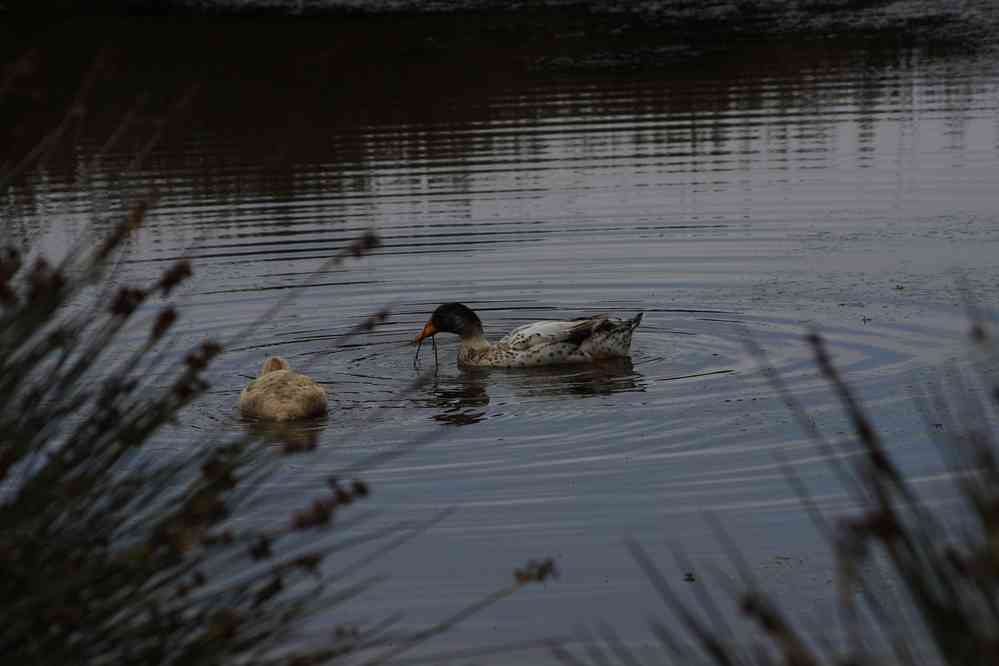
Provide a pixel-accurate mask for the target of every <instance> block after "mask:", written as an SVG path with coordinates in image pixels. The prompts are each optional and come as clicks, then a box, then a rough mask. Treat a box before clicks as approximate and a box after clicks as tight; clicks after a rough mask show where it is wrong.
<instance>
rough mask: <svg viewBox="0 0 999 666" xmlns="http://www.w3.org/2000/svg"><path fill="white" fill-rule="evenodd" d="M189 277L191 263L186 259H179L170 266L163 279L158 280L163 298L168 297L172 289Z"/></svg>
mask: <svg viewBox="0 0 999 666" xmlns="http://www.w3.org/2000/svg"><path fill="white" fill-rule="evenodd" d="M189 277H191V262H190V260H188V259H181V260H179V261H178V262H177V263H175V264H174V265H173V266H171V267H170V268H169V269H168V270H167V271H166V272H165V273H163V277H161V278H160V283H159V287H160V289H161V290H162V293H163V296H164V297H166V296H169V295H170V292H171V291H173V289H174V287H176V286H177V285H179V284H180V283H181V282H183V281H184V280H185V279H187V278H189Z"/></svg>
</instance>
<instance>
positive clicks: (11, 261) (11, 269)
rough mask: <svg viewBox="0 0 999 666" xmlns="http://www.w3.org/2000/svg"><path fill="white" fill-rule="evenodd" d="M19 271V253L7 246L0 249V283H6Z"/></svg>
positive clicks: (14, 248)
mask: <svg viewBox="0 0 999 666" xmlns="http://www.w3.org/2000/svg"><path fill="white" fill-rule="evenodd" d="M20 269H21V253H20V252H18V250H17V248H16V247H12V246H10V245H8V246H7V247H5V248H3V249H0V282H6V281H7V280H9V279H11V278H12V277H14V275H15V274H16V273H17V271H19V270H20Z"/></svg>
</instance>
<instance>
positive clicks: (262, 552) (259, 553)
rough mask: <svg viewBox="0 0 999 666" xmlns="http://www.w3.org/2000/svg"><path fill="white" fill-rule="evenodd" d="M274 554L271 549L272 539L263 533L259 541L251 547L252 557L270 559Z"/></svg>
mask: <svg viewBox="0 0 999 666" xmlns="http://www.w3.org/2000/svg"><path fill="white" fill-rule="evenodd" d="M272 555H273V552H272V551H271V539H270V537H268V536H264V535H261V536H260V538H259V539H257V542H256V543H255V544H253V545H252V546H251V547H250V557H252V558H253V559H255V560H264V559H268V558H270V557H271V556H272Z"/></svg>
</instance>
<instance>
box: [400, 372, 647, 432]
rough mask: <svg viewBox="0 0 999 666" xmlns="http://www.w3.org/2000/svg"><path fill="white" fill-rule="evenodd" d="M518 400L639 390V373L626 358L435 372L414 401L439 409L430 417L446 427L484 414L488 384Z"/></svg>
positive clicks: (477, 419)
mask: <svg viewBox="0 0 999 666" xmlns="http://www.w3.org/2000/svg"><path fill="white" fill-rule="evenodd" d="M490 386H496V387H497V389H498V390H502V391H504V392H509V393H511V394H512V395H513V396H514V397H518V398H527V399H530V398H560V397H576V398H589V397H592V396H597V395H610V394H612V393H620V392H624V391H644V390H645V386H644V384H643V382H642V374H641V373H640V372H638V371H637V370H635V367H634V365H633V363H632V361H631V359H630V358H621V359H610V360H606V361H601V362H600V363H593V364H589V365H564V366H551V367H542V368H517V369H506V368H467V369H465V368H463V369H461V371H460V372H459V374H457V375H453V376H442V375H438V376H437V377H435V378H434V380H433V382H431V383H429V384H427V385H426V387H424V391H425V394H424V395H423V396H421V397H420V399H419V401H420V402H423V403H424V404H426V405H428V406H430V407H433V408H435V409H438V410H440V411H439V412H438V413H436V414H434V415H433V416H432V417H431V418H433V420H435V421H438V422H440V423H445V424H447V425H472V424H474V423H478V422H480V421H482V420H483V419H485V418H488V412H487V410H486V407H487V406H488V405H489V402H490V399H489V391H488V389H489V387H490Z"/></svg>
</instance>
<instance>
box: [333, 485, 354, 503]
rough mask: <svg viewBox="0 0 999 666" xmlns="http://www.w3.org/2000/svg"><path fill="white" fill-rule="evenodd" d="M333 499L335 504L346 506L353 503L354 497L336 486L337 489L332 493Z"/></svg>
mask: <svg viewBox="0 0 999 666" xmlns="http://www.w3.org/2000/svg"><path fill="white" fill-rule="evenodd" d="M333 497H334V498H335V500H336V503H337V504H344V505H346V504H350V503H351V502H353V501H354V496H353V495H351V494H350V491H349V490H344V489H343V488H340V487H339V486H337V488H336V489H335V490H334V491H333Z"/></svg>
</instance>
